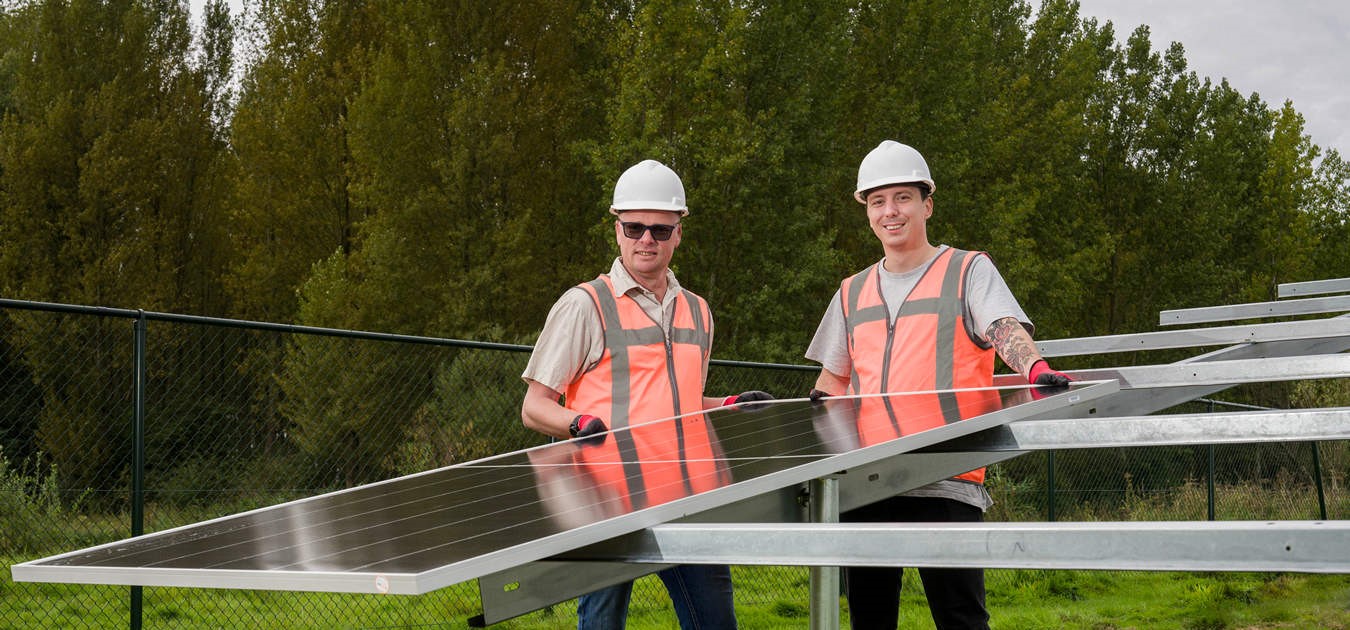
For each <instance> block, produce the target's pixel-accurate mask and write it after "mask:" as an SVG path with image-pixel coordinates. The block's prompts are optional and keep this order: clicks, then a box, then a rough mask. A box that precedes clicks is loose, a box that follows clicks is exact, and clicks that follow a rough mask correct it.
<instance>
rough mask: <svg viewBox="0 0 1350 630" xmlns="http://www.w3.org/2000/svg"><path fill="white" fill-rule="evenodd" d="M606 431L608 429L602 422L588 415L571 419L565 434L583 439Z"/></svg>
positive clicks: (580, 415)
mask: <svg viewBox="0 0 1350 630" xmlns="http://www.w3.org/2000/svg"><path fill="white" fill-rule="evenodd" d="M608 430H609V427H607V426H605V421H604V420H601V419H600V418H597V417H595V416H592V415H590V414H588V413H583V414H579V415H577V417H575V418H572V424H571V425H570V426H568V427H567V432H568V433H571V434H572V437H574V438H584V437H588V436H592V435H595V434H597V433H604V432H605V431H608Z"/></svg>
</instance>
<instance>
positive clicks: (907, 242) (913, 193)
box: [867, 184, 933, 250]
mask: <svg viewBox="0 0 1350 630" xmlns="http://www.w3.org/2000/svg"><path fill="white" fill-rule="evenodd" d="M932 215H933V198H932V197H928V198H924V197H923V195H921V194H920V192H919V188H918V187H917V186H911V185H908V184H896V185H894V186H886V187H885V188H878V189H876V190H873V191H871V192H869V193H867V222H868V223H869V224H871V226H872V232H873V233H874V234H876V235H877V239H879V240H880V241H881V244H882V246H883V247H885V248H886V249H888V250H892V249H895V250H903V249H907V248H910V247H920V246H923V245H927V244H928V217H930V216H932Z"/></svg>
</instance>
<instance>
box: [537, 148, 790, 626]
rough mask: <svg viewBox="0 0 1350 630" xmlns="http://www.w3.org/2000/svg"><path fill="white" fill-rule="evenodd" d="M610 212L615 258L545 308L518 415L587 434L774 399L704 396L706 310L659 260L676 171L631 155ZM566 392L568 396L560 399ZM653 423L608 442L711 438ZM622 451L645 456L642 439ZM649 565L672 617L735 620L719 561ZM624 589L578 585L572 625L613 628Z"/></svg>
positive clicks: (670, 226)
mask: <svg viewBox="0 0 1350 630" xmlns="http://www.w3.org/2000/svg"><path fill="white" fill-rule="evenodd" d="M610 212H611V213H612V214H614V215H615V216H616V217H617V218H616V220H615V221H614V239H615V240H616V241H617V242H618V245H619V257H618V258H617V259H615V260H614V263H613V265H611V267H610V270H609V273H608V274H604V275H601V276H600V277H598V278H596V279H595V280H592V281H590V282H587V283H584V284H581V285H579V286H577V287H574V288H573V289H571V290H568V291H567V292H565V293H563V295H562V297H561V298H559V299H558V302H557V303H556V304H554V306H553V309H552V310H551V311H550V312H549V315H548V320H547V321H546V322H545V323H544V330H543V331H542V332H541V333H540V335H539V341H538V342H537V343H536V344H535V347H534V352H533V354H532V355H531V356H530V362H529V364H528V365H527V366H526V367H525V373H524V374H522V378H524V379H525V382H526V383H527V384H528V386H529V387H528V390H527V391H526V393H525V401H524V403H523V404H522V405H521V419H522V420H523V421H524V423H525V426H527V427H529V428H531V429H533V430H535V431H539V432H541V433H545V434H548V435H552V436H554V437H558V438H564V439H566V438H569V437H571V438H587V437H589V436H596V435H599V434H603V433H605V432H606V431H609V429H610V427H613V428H615V429H618V428H624V427H629V426H633V425H638V424H641V423H644V422H649V421H653V420H659V419H662V418H668V417H671V416H676V415H680V414H683V413H688V412H691V411H699V410H703V409H712V408H715V407H720V406H723V405H727V404H734V403H737V402H749V401H753V400H767V399H770V398H772V397H771V396H769V395H768V394H765V393H763V392H746V393H744V394H741V395H739V396H732V397H726V398H709V397H705V396H704V395H703V385H704V382H705V380H706V377H707V373H708V358H709V356H710V355H711V350H712V336H713V320H712V312H711V311H710V310H709V309H708V305H707V303H706V302H705V301H704V300H703V298H701V297H699V296H697V295H695V294H694V293H693V292H691V291H688V290H686V289H684V288H683V287H681V286H680V283H679V282H678V281H677V280H676V279H675V274H673V273H671V271H670V268H669V266H670V259H671V257H672V256H673V255H674V253H675V249H676V248H677V247H679V245H680V238H681V237H682V235H683V232H682V230H683V228H682V226H681V224H680V220H681V219H682V218H683V217H685V216H687V215H688V214H689V209H688V207H687V206H686V205H685V196H684V184H683V183H682V182H681V181H680V178H679V176H677V175H676V174H675V172H674V171H672V170H670V168H668V167H666V166H665V165H664V164H661V163H660V162H657V161H655V160H644V161H642V162H640V163H638V164H637V165H635V166H633V167H631V168H629V169H628V170H627V171H625V172H624V173H623V175H621V176H620V177H619V180H618V182H617V183H616V184H615V185H614V202H613V205H612V206H611V207H610ZM564 394H566V398H565V401H566V406H564V405H563V404H562V403H561V402H560V401H559V399H560V398H562V396H563V395H564ZM606 422H609V423H611V424H610V425H607V424H606ZM696 422H699V423H701V422H703V420H702V419H701V417H700V418H697V419H696ZM653 427H654V428H647V427H644V428H642V429H641V430H639V431H623V432H619V433H618V434H616V435H615V439H614V440H610V444H611V445H612V444H613V443H614V442H616V441H620V440H637V439H638V438H641V439H642V440H643V441H644V442H645V443H647V444H666V445H670V444H676V443H678V444H680V449H681V450H682V451H683V452H688V449H690V448H707V447H709V446H710V445H708V444H692V443H690V440H694V441H698V440H701V441H704V442H706V441H707V438H696V436H698V435H704V436H706V435H709V434H710V430H703V429H707V427H702V425H701V424H700V425H699V427H702V429H700V430H697V431H694V430H690V429H688V428H687V427H683V428H685V433H684V436H683V437H681V438H679V439H678V440H677V439H671V440H664V441H662V440H655V439H648V438H650V437H651V436H650V435H648V434H650V433H652V432H653V431H654V430H656V429H661V430H664V429H663V428H662V425H653ZM671 430H672V431H674V428H671ZM592 441H593V439H592ZM629 452H636V453H637V456H638V457H639V458H643V457H644V455H643V448H642V444H641V443H635V444H634V445H633V448H632V449H631V450H630V451H629ZM672 456H673V455H672ZM618 481H620V482H622V481H623V480H622V479H620V480H618ZM686 481H689V482H692V481H694V480H686ZM648 498H649V499H650V497H648ZM635 503H636V504H637V507H638V508H640V506H641V505H642V502H641V501H638V502H635ZM648 504H650V503H648ZM658 575H659V576H660V578H661V581H662V582H664V583H665V585H666V590H667V591H669V593H670V597H671V600H672V601H673V602H674V605H675V613H676V616H677V617H678V618H679V621H680V626H681V627H682V628H685V629H686V630H692V629H694V628H700V629H704V630H707V629H716V628H735V627H736V615H735V610H734V608H733V607H732V593H731V571H730V568H729V567H727V566H725V565H717V566H698V565H690V566H677V567H673V568H670V569H666V570H664V571H661V572H660V573H658ZM632 588H633V583H632V582H624V583H621V584H617V585H615V586H611V587H607V588H604V589H601V590H599V591H596V592H594V593H590V594H587V595H583V596H582V597H581V598H580V599H579V601H578V604H577V617H578V618H577V627H578V628H581V629H583V630H584V629H588V628H619V629H621V628H623V627H624V626H625V619H626V617H627V614H628V602H629V598H630V596H631V595H632Z"/></svg>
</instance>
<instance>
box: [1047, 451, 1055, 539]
mask: <svg viewBox="0 0 1350 630" xmlns="http://www.w3.org/2000/svg"><path fill="white" fill-rule="evenodd" d="M1045 505H1046V517H1045V520H1047V521H1050V522H1054V520H1055V451H1053V450H1049V451H1046V452H1045Z"/></svg>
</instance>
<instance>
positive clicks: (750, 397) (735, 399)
mask: <svg viewBox="0 0 1350 630" xmlns="http://www.w3.org/2000/svg"><path fill="white" fill-rule="evenodd" d="M757 400H776V399H775V398H774V397H773V394H770V393H768V392H761V391H759V390H757V389H752V390H750V391H748V392H741V393H740V394H737V395H735V396H727V399H726V400H723V401H722V405H724V406H725V405H741V409H744V410H746V411H754V410H756V409H763V408H764V405H747V404H745V403H752V402H755V401H757Z"/></svg>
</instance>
